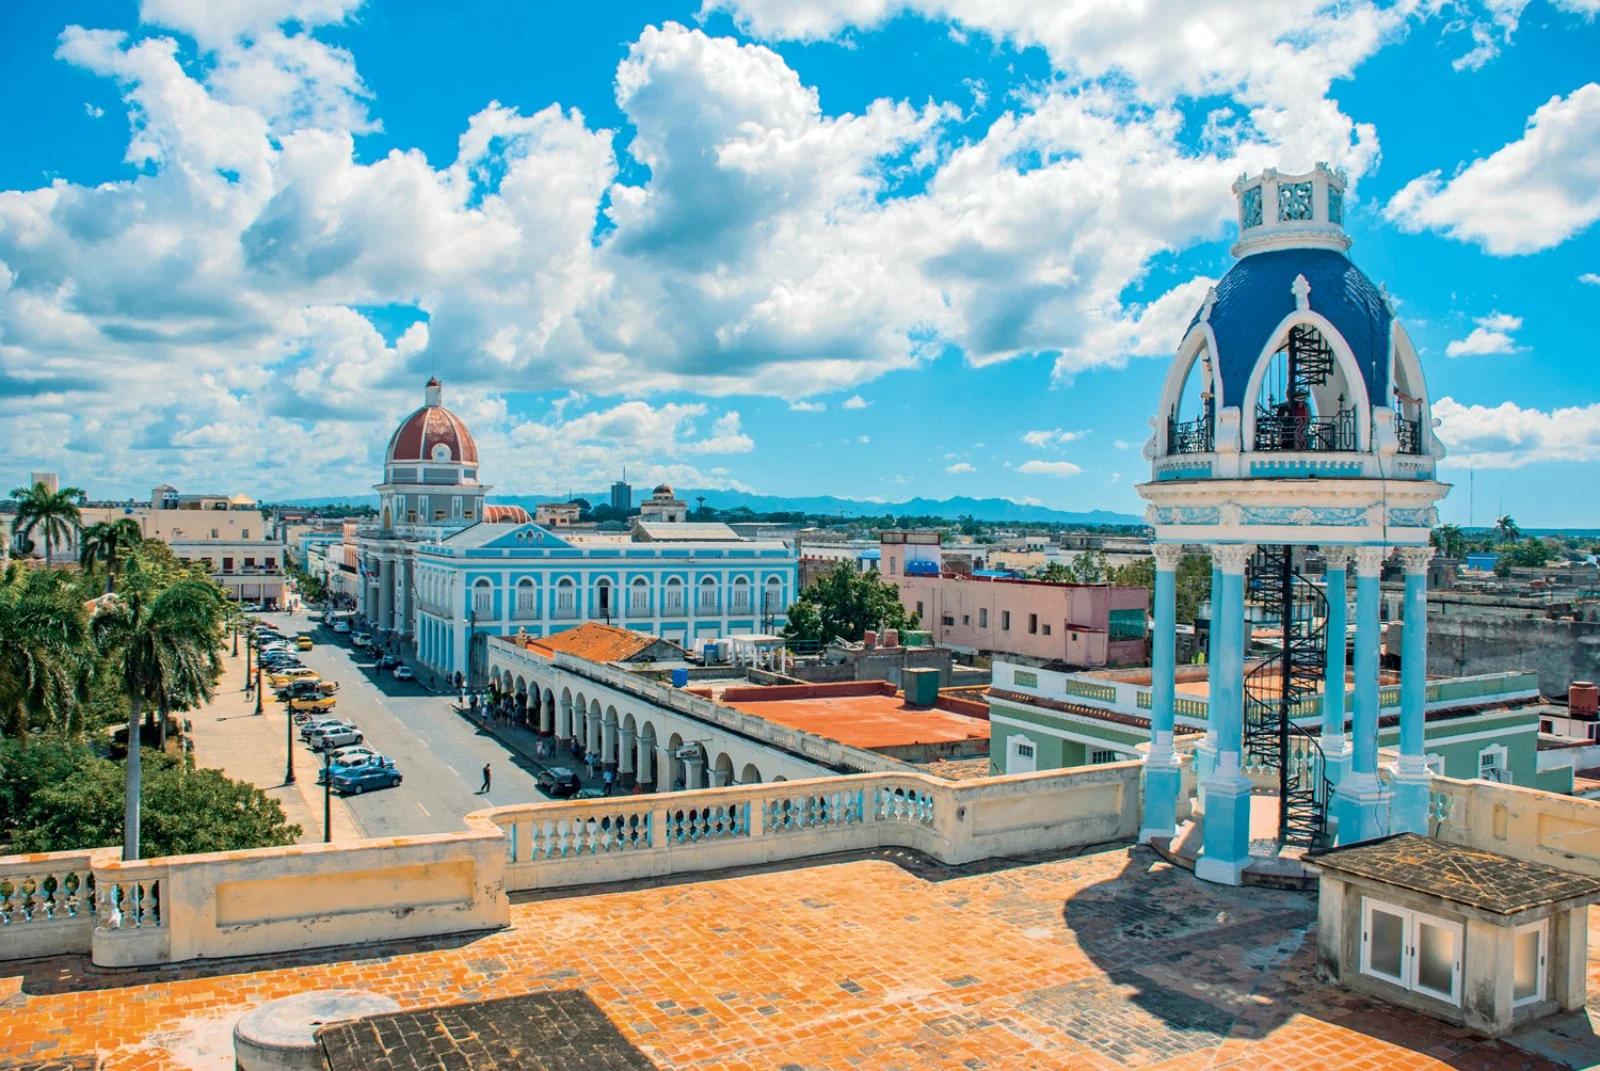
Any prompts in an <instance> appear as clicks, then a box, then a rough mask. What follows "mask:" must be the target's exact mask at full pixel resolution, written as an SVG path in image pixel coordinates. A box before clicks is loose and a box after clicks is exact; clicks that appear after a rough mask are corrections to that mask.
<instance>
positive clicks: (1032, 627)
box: [1028, 614, 1039, 636]
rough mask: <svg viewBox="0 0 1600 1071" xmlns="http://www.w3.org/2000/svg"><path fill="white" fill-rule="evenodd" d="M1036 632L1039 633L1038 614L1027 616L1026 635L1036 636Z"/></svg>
mask: <svg viewBox="0 0 1600 1071" xmlns="http://www.w3.org/2000/svg"><path fill="white" fill-rule="evenodd" d="M1038 632H1039V615H1038V614H1029V615H1028V635H1030V636H1034V635H1037V634H1038Z"/></svg>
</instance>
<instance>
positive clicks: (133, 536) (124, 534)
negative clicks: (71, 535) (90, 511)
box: [78, 517, 144, 595]
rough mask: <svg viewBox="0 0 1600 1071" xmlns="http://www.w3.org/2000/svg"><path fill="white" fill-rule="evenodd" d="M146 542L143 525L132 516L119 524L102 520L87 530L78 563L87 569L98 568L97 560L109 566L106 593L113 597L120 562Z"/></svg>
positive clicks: (124, 518)
mask: <svg viewBox="0 0 1600 1071" xmlns="http://www.w3.org/2000/svg"><path fill="white" fill-rule="evenodd" d="M143 540H144V535H143V533H141V532H140V531H139V522H138V521H136V520H134V519H133V518H132V517H123V518H122V519H121V520H117V521H100V522H98V523H96V524H91V525H90V526H89V527H87V528H85V529H84V530H83V535H82V537H81V540H80V542H81V544H82V545H81V547H80V548H79V551H78V564H79V565H80V566H82V567H83V568H84V569H91V568H93V567H94V563H95V562H96V561H103V562H105V563H106V594H107V595H109V594H111V587H112V582H113V580H114V579H115V578H116V575H117V559H118V558H119V557H121V556H122V552H123V551H125V550H133V549H134V548H135V547H137V546H138V545H139V544H140V543H141V542H142V541H143Z"/></svg>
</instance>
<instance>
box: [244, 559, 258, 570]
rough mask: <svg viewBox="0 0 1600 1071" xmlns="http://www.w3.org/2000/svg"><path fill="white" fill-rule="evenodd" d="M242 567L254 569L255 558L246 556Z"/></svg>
mask: <svg viewBox="0 0 1600 1071" xmlns="http://www.w3.org/2000/svg"><path fill="white" fill-rule="evenodd" d="M244 567H245V568H246V569H254V568H255V567H256V560H255V559H254V558H246V559H245V560H244Z"/></svg>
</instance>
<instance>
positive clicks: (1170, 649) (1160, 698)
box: [1139, 543, 1183, 844]
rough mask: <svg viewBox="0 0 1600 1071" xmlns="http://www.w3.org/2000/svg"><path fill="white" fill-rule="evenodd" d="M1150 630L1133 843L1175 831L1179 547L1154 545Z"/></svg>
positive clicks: (1178, 768)
mask: <svg viewBox="0 0 1600 1071" xmlns="http://www.w3.org/2000/svg"><path fill="white" fill-rule="evenodd" d="M1154 553H1155V559H1156V590H1155V610H1156V612H1155V632H1153V633H1152V634H1151V636H1150V666H1151V668H1150V751H1149V752H1148V753H1147V754H1146V755H1145V759H1144V770H1143V771H1142V772H1143V777H1144V821H1143V822H1142V823H1141V825H1140V827H1139V843H1141V844H1148V843H1149V842H1150V841H1151V840H1154V839H1155V838H1157V837H1161V838H1168V839H1170V838H1171V837H1172V836H1173V835H1174V834H1175V833H1176V832H1177V813H1178V789H1179V786H1180V782H1181V781H1182V776H1181V772H1182V770H1181V764H1180V762H1179V761H1178V757H1177V755H1175V754H1174V753H1173V750H1172V725H1173V709H1172V707H1173V698H1174V696H1173V693H1174V691H1175V688H1176V685H1175V680H1174V678H1175V676H1176V673H1177V665H1176V656H1175V652H1174V646H1175V644H1176V634H1177V569H1178V563H1179V562H1180V561H1182V560H1183V547H1182V546H1181V545H1180V544H1176V543H1157V544H1156V545H1155V548H1154Z"/></svg>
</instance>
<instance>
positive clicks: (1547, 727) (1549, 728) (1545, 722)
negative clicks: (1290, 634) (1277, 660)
mask: <svg viewBox="0 0 1600 1071" xmlns="http://www.w3.org/2000/svg"><path fill="white" fill-rule="evenodd" d="M1293 679H1294V678H1292V677H1291V678H1290V680H1293ZM1539 731H1540V732H1541V733H1553V732H1555V731H1556V723H1555V722H1553V721H1551V720H1550V719H1549V718H1540V719H1539Z"/></svg>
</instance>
